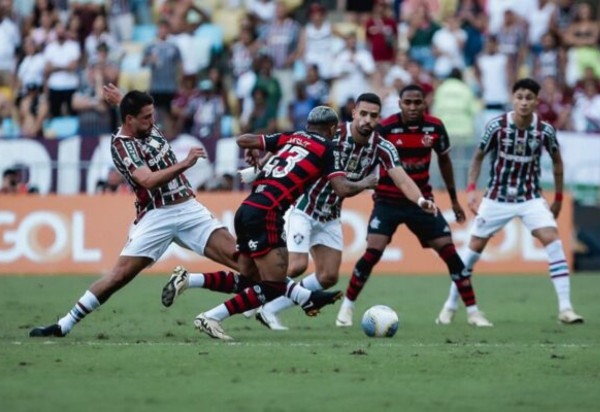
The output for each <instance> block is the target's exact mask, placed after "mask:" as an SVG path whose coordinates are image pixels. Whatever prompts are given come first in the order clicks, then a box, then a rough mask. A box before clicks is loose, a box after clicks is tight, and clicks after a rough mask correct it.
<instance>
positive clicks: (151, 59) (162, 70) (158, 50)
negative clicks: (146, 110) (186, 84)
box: [142, 20, 182, 137]
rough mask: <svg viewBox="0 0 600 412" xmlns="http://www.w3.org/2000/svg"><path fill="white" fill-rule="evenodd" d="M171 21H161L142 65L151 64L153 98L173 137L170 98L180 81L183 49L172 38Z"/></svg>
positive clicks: (159, 117)
mask: <svg viewBox="0 0 600 412" xmlns="http://www.w3.org/2000/svg"><path fill="white" fill-rule="evenodd" d="M169 34H170V24H169V22H168V21H166V20H161V21H160V22H159V23H158V33H157V38H156V39H155V40H154V41H153V42H152V43H151V44H149V45H148V46H147V47H146V49H145V50H144V58H143V60H142V65H143V66H146V67H149V68H150V94H151V95H152V97H153V98H154V108H155V110H156V114H157V121H158V122H159V123H163V125H164V130H165V136H169V137H173V129H174V119H173V115H172V114H171V101H172V100H173V98H174V97H175V93H176V92H177V90H179V88H180V84H181V74H182V70H181V53H180V52H179V49H178V48H177V46H175V45H174V44H173V43H171V42H169V40H168V36H169Z"/></svg>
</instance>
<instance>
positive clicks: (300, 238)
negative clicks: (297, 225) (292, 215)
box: [294, 233, 304, 245]
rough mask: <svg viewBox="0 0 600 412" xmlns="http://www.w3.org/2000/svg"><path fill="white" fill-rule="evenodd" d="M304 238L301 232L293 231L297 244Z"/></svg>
mask: <svg viewBox="0 0 600 412" xmlns="http://www.w3.org/2000/svg"><path fill="white" fill-rule="evenodd" d="M303 240H304V235H303V234H302V233H295V234H294V243H295V244H297V245H299V244H300V243H302V241H303Z"/></svg>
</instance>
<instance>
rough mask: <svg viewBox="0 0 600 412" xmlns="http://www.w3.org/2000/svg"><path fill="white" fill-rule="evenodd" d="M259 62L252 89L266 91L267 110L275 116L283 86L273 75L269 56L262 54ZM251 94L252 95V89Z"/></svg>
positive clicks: (271, 61) (271, 60)
mask: <svg viewBox="0 0 600 412" xmlns="http://www.w3.org/2000/svg"><path fill="white" fill-rule="evenodd" d="M259 64H260V66H259V71H258V75H257V78H256V83H255V84H254V88H253V90H255V89H262V90H263V91H264V92H265V93H266V99H267V101H266V104H267V107H268V110H269V112H272V113H273V114H274V115H275V117H277V113H278V112H277V111H278V108H279V104H280V103H281V100H282V88H283V87H282V85H281V83H280V82H279V80H278V79H277V78H276V77H275V76H273V59H272V58H271V57H270V56H262V57H261V58H260V63H259ZM252 95H253V96H254V91H253V92H252ZM253 99H254V97H253Z"/></svg>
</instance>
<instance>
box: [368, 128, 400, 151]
mask: <svg viewBox="0 0 600 412" xmlns="http://www.w3.org/2000/svg"><path fill="white" fill-rule="evenodd" d="M373 146H374V147H375V148H379V149H385V150H390V149H393V150H396V148H395V146H394V144H393V143H392V142H390V141H389V140H387V139H386V138H385V137H384V136H383V135H382V134H381V133H379V132H374V134H373Z"/></svg>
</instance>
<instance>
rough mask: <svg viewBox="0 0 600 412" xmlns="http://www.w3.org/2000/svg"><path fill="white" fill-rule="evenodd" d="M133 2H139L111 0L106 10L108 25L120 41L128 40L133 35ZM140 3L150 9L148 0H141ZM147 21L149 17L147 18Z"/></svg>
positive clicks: (133, 0) (134, 0) (134, 1)
mask: <svg viewBox="0 0 600 412" xmlns="http://www.w3.org/2000/svg"><path fill="white" fill-rule="evenodd" d="M133 3H140V2H139V1H136V0H132V1H129V0H111V1H109V4H108V6H107V7H108V10H107V11H106V14H107V19H108V26H109V27H110V31H111V33H113V34H114V36H115V38H116V39H117V40H118V41H120V42H123V41H130V40H131V38H132V37H133V27H134V26H135V21H134V17H133ZM142 3H145V4H143V5H144V6H145V9H147V10H148V9H150V7H149V4H148V1H147V0H143V1H142ZM148 20H149V21H148V23H149V22H150V19H148Z"/></svg>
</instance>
